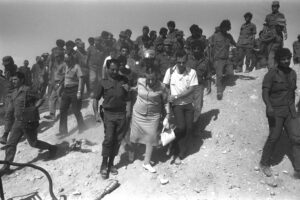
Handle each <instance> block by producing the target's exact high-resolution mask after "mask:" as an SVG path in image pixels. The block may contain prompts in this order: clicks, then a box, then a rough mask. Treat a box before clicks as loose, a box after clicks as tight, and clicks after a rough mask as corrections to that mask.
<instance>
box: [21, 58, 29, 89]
mask: <svg viewBox="0 0 300 200" xmlns="http://www.w3.org/2000/svg"><path fill="white" fill-rule="evenodd" d="M28 65H29V61H28V60H24V66H21V67H19V68H18V71H19V72H22V73H23V74H24V75H25V85H27V86H29V87H31V85H32V82H31V72H30V68H29V67H28Z"/></svg>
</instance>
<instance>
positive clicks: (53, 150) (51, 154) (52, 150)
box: [48, 145, 58, 159]
mask: <svg viewBox="0 0 300 200" xmlns="http://www.w3.org/2000/svg"><path fill="white" fill-rule="evenodd" d="M57 149H58V147H57V146H55V145H53V146H52V147H51V148H50V149H49V157H48V158H49V159H52V158H55V156H56V153H57Z"/></svg>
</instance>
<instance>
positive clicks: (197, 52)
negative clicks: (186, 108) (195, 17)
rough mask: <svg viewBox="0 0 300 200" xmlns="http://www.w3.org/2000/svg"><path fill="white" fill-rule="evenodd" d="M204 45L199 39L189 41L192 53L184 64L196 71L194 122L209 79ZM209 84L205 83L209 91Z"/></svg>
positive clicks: (198, 113)
mask: <svg viewBox="0 0 300 200" xmlns="http://www.w3.org/2000/svg"><path fill="white" fill-rule="evenodd" d="M204 48H205V45H204V44H203V43H202V42H201V41H200V40H195V41H193V42H192V43H191V50H192V52H191V53H192V54H190V55H188V60H187V63H186V65H187V66H188V67H190V68H192V69H194V70H195V71H196V73H197V78H198V85H197V86H195V89H194V101H193V105H194V108H195V112H194V122H196V121H197V120H198V118H199V116H200V114H201V110H202V107H203V96H204V88H205V86H206V83H207V80H209V79H210V70H209V63H208V58H207V57H206V56H205V54H204ZM210 90H211V88H210V84H208V85H207V92H208V93H210Z"/></svg>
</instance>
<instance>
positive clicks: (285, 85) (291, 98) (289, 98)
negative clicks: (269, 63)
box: [262, 68, 297, 114]
mask: <svg viewBox="0 0 300 200" xmlns="http://www.w3.org/2000/svg"><path fill="white" fill-rule="evenodd" d="M296 81H297V75H296V72H295V71H294V70H293V69H289V72H287V73H284V72H283V71H281V70H280V69H278V68H274V69H271V70H269V71H268V73H267V74H266V75H265V77H264V80H263V84H262V88H263V89H264V88H268V89H269V97H270V103H271V105H272V107H273V108H274V109H275V110H276V109H277V110H279V111H280V112H279V113H277V114H284V113H285V112H286V111H290V112H291V113H292V114H295V113H296V110H295V90H296V89H297V85H296Z"/></svg>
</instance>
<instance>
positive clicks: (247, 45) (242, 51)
mask: <svg viewBox="0 0 300 200" xmlns="http://www.w3.org/2000/svg"><path fill="white" fill-rule="evenodd" d="M244 18H245V21H246V22H245V23H244V24H243V25H242V27H241V29H240V36H239V39H238V42H237V48H238V55H239V60H238V66H237V69H236V72H242V71H243V64H244V59H245V58H246V61H245V65H246V70H245V73H248V72H250V71H251V70H252V69H253V59H252V58H253V46H254V40H255V35H256V25H255V24H253V23H252V22H251V20H252V13H250V12H247V13H246V14H245V15H244ZM250 65H251V66H250Z"/></svg>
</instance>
